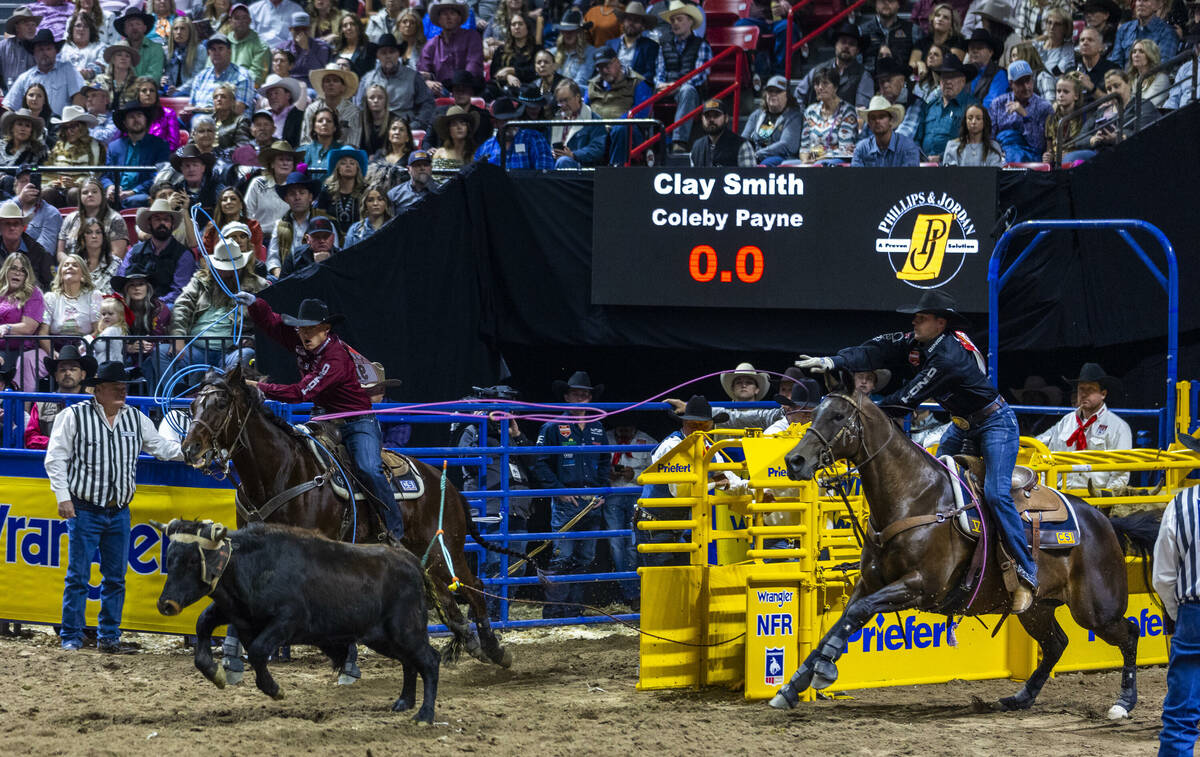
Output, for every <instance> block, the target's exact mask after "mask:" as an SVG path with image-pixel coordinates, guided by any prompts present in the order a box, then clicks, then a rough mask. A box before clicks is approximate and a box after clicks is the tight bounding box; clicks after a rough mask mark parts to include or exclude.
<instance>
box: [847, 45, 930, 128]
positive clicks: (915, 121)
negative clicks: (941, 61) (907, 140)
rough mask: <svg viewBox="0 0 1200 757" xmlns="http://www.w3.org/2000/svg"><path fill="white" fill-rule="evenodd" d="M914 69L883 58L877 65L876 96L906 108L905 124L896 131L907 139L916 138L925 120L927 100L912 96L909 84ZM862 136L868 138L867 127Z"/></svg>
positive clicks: (896, 60)
mask: <svg viewBox="0 0 1200 757" xmlns="http://www.w3.org/2000/svg"><path fill="white" fill-rule="evenodd" d="M912 73H913V72H912V69H911V68H909V67H908V66H907V65H905V64H904V63H902V62H901V61H900V60H899V59H898V58H892V57H887V56H885V57H883V58H880V59H879V61H878V62H877V63H876V64H875V94H877V95H882V96H883V97H885V98H887V101H888V102H890V103H892V104H893V105H901V106H903V107H904V123H902V124H900V125H899V126H897V127H896V131H897V132H898V133H900V134H903V135H904V136H906V137H912V136H915V135H916V133H917V129H919V128H920V126H921V122H922V121H923V120H924V119H925V100H923V99H921V98H919V97H915V96H913V95H911V94H910V93H909V91H908V82H909V80H910V79H911V78H912ZM862 136H864V137H865V136H866V131H865V125H864V131H863V133H862Z"/></svg>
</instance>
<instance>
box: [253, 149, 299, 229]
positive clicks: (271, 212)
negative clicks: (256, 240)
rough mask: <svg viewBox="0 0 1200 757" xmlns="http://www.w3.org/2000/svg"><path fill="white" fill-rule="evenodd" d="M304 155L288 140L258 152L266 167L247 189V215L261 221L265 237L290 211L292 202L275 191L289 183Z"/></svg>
mask: <svg viewBox="0 0 1200 757" xmlns="http://www.w3.org/2000/svg"><path fill="white" fill-rule="evenodd" d="M303 157H304V156H303V154H302V153H300V152H297V151H296V150H294V149H293V148H292V145H291V143H289V142H287V141H286V140H279V141H276V142H274V143H272V144H271V146H270V147H269V148H267V149H266V150H262V151H261V152H259V153H258V163H259V165H261V166H262V167H263V169H264V170H263V173H262V175H261V176H256V177H254V178H253V179H251V180H250V185H249V186H248V187H247V188H246V215H247V216H249V217H250V218H253V219H255V220H257V221H258V223H259V226H260V227H261V229H262V233H263V236H264V239H265V238H266V234H267V233H268V232H270V233H272V234H274V232H275V224H277V223H278V222H279V219H281V218H283V215H284V214H285V213H287V212H288V203H287V202H286V201H285V200H284V199H283V198H282V197H280V196H279V195H278V194H277V193H276V192H275V187H277V186H283V185H284V184H286V183H287V179H288V177H289V176H290V175H291V173H292V172H293V171H295V170H296V164H297V163H299V162H300V160H301V159H302V158H303Z"/></svg>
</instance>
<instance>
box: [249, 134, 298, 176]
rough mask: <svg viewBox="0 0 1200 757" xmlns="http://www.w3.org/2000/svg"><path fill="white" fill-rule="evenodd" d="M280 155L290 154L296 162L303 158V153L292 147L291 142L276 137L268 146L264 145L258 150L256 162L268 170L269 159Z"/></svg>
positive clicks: (269, 165) (269, 166) (271, 159)
mask: <svg viewBox="0 0 1200 757" xmlns="http://www.w3.org/2000/svg"><path fill="white" fill-rule="evenodd" d="M280 155H291V156H292V157H293V158H295V160H296V162H297V163H299V162H300V161H302V160H304V153H302V152H300V151H299V150H297V149H295V148H293V147H292V143H291V142H288V141H287V140H286V139H277V140H275V141H274V142H272V143H271V146H270V147H264V148H263V149H261V150H259V152H258V164H259V165H260V166H262V167H263V168H266V169H268V170H269V169H270V168H271V161H273V160H275V158H276V157H278V156H280Z"/></svg>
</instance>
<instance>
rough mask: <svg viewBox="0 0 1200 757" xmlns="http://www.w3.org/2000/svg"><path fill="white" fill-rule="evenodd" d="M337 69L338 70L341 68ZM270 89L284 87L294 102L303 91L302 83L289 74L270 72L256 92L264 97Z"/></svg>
mask: <svg viewBox="0 0 1200 757" xmlns="http://www.w3.org/2000/svg"><path fill="white" fill-rule="evenodd" d="M338 70H339V71H340V70H341V69H338ZM272 89H286V90H287V91H288V93H289V94H291V96H292V102H296V101H297V100H299V99H300V94H301V93H302V92H303V91H304V85H303V84H301V83H300V82H299V81H297V80H296V79H293V78H292V77H290V76H280V75H279V74H271V75H270V76H268V77H267V80H266V81H264V82H263V85H262V86H261V87H259V88H258V94H260V95H262V96H263V97H266V96H267V92H269V91H270V90H272Z"/></svg>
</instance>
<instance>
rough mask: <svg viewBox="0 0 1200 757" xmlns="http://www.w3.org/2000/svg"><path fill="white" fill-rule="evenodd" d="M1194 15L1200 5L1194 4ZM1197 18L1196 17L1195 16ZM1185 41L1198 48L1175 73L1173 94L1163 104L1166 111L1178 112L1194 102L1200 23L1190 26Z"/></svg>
mask: <svg viewBox="0 0 1200 757" xmlns="http://www.w3.org/2000/svg"><path fill="white" fill-rule="evenodd" d="M1192 12H1193V14H1196V13H1200V3H1193V4H1192ZM1193 17H1195V16H1193ZM1183 41H1184V43H1186V44H1191V45H1195V46H1196V50H1195V51H1194V54H1193V56H1192V59H1191V60H1189V61H1185V62H1184V63H1183V65H1181V66H1180V67H1179V70H1178V71H1177V72H1176V73H1175V82H1174V84H1173V85H1172V86H1171V94H1170V96H1169V97H1168V98H1167V101H1166V102H1165V103H1164V104H1163V109H1164V110H1178V109H1179V108H1182V107H1183V106H1185V105H1187V104H1188V103H1190V102H1192V80H1193V79H1195V77H1196V76H1197V70H1196V58H1197V57H1198V56H1200V22H1196V23H1193V24H1191V25H1190V26H1188V29H1187V34H1185V35H1184V37H1183Z"/></svg>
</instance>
